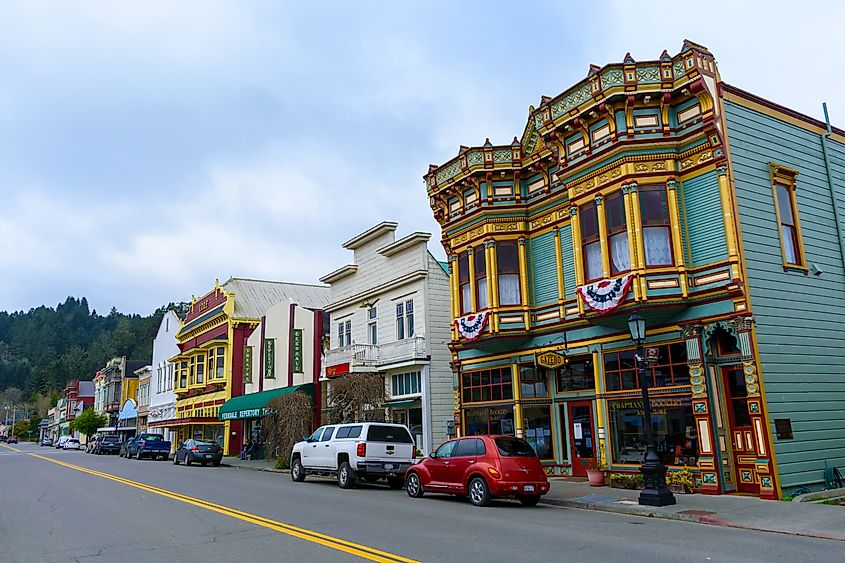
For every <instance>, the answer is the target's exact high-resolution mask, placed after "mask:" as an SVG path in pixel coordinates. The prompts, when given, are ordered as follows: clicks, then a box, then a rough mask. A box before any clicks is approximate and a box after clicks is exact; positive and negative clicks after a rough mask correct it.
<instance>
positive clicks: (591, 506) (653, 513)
mask: <svg viewBox="0 0 845 563" xmlns="http://www.w3.org/2000/svg"><path fill="white" fill-rule="evenodd" d="M540 502H541V503H542V504H549V505H553V506H563V507H566V508H580V509H582V510H599V511H602V512H613V513H615V514H625V515H628V516H641V517H645V518H662V519H664V520H678V521H681V522H692V523H695V524H706V525H709V526H724V527H727V528H739V529H743V530H755V531H758V532H771V533H775V534H787V535H790V536H803V537H808V538H819V539H825V540H835V541H845V533H843V534H839V535H837V534H827V533H824V532H813V531H804V530H782V529H776V528H764V527H762V526H754V525H751V524H744V523H742V522H733V521H731V520H725V519H723V518H718V517H716V516H713V515H709V514H706V515H696V514H679V513H677V512H664V511H662V510H660V509H658V508H647V507H643V506H639V505H619V504H615V503H613V504H603V503H595V502H581V501H577V500H568V499H553V498H543V499H541V500H540Z"/></svg>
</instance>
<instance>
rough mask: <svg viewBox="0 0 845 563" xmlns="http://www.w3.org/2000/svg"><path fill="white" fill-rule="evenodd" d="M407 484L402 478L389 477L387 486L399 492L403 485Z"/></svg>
mask: <svg viewBox="0 0 845 563" xmlns="http://www.w3.org/2000/svg"><path fill="white" fill-rule="evenodd" d="M404 484H405V480H404V479H402V477H388V478H387V486H388V487H390V488H391V489H394V490H398V489H401V488H402V485H404Z"/></svg>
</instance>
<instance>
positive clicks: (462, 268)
mask: <svg viewBox="0 0 845 563" xmlns="http://www.w3.org/2000/svg"><path fill="white" fill-rule="evenodd" d="M458 284H459V285H460V290H461V314H466V313H469V312H471V311H472V300H471V299H470V290H469V256H468V255H467V253H466V252H461V254H460V256H458Z"/></svg>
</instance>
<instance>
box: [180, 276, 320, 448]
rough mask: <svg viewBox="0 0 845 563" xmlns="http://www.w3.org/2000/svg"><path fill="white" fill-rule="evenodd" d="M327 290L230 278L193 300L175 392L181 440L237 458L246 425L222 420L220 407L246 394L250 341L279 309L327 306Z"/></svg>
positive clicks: (182, 331) (183, 330)
mask: <svg viewBox="0 0 845 563" xmlns="http://www.w3.org/2000/svg"><path fill="white" fill-rule="evenodd" d="M326 291H327V290H326V288H325V287H322V286H317V285H308V284H297V283H287V282H273V281H263V280H251V279H244V278H230V279H229V280H227V281H226V282H225V283H224V284H222V285H221V284H220V283H219V282H218V283H215V286H214V289H212V290H211V291H209V292H208V293H206V294H205V295H203V296H202V297H200V298H199V299H193V300H192V302H191V307H190V309H189V310H188V313H187V315H186V317H185V321H184V323H183V324H182V326H181V327H180V329H179V332H178V333H177V334H176V339H177V341H178V347H179V353H178V354H177V355H175V356H173V357H171V358H169V361H170V362H173V363H174V364H176V366H175V369H176V378H175V384H174V389H173V391H174V393H175V394H176V397H177V399H176V421H175V422H173V423H172V424H170V425H169V427H170V428H171V429H173V430H175V431H176V433H177V441H182V440H186V439H188V438H195V439H201V440H210V441H217V442H219V443H220V444H221V446H222V447H223V449H224V453H225V455H236V454H237V453H238V452H239V451H240V448H241V445H242V444H243V439H244V426H243V423H242V421H241V420H220V418H219V416H220V407H221V406H223V404H224V403H225V402H226V401H227V400H229V399H231V398H232V397H237V396H239V395H241V394H242V393H243V390H244V382H243V376H244V354H245V350H246V341H247V339H248V338H249V336H250V335H251V334H252V332H253V330H254V329H255V327H257V326H258V325H259V324H260V323H261V319H262V317H263V316H264V315H265V313H266V311H267V310H268V309H270V307H272V306H273V305H275V304H277V303H279V302H282V301H285V300H286V299H292V300H293V301H294V302H296V303H298V304H300V305H302V306H303V307H310V306H314V305H316V306H317V307H319V306H321V304H322V303H324V302H325V292H326Z"/></svg>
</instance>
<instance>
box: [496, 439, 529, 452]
mask: <svg viewBox="0 0 845 563" xmlns="http://www.w3.org/2000/svg"><path fill="white" fill-rule="evenodd" d="M496 449H498V450H499V455H500V456H504V457H536V456H537V454H536V453H534V449H533V448H532V447H531V446H530V445H529V444H528V442H526V441H524V440H520V439H519V438H496Z"/></svg>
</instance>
